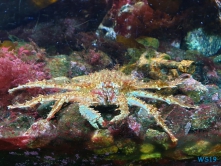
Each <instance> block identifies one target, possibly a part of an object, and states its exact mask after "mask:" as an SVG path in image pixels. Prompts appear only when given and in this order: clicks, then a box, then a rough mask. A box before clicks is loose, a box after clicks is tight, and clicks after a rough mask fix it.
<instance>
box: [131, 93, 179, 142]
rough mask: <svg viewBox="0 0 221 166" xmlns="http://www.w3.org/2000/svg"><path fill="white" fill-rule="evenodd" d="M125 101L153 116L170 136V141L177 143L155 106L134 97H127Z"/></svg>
mask: <svg viewBox="0 0 221 166" xmlns="http://www.w3.org/2000/svg"><path fill="white" fill-rule="evenodd" d="M127 101H128V104H129V105H131V106H138V107H140V108H143V109H144V110H145V111H147V112H148V113H149V114H151V115H152V116H153V117H154V118H155V120H156V122H157V124H158V125H160V126H161V127H162V128H163V129H164V131H166V133H167V134H168V135H169V136H170V138H171V141H172V142H173V143H175V144H176V143H177V138H176V137H175V136H174V135H173V133H171V131H170V129H169V128H168V127H167V126H166V124H165V123H164V120H163V118H161V116H160V115H159V114H158V111H157V108H155V107H154V106H153V105H151V104H146V103H145V102H143V101H142V100H139V99H137V98H135V97H128V98H127Z"/></svg>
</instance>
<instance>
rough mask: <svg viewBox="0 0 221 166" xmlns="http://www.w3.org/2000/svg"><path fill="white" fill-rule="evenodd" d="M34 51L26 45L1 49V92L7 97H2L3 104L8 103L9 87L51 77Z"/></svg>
mask: <svg viewBox="0 0 221 166" xmlns="http://www.w3.org/2000/svg"><path fill="white" fill-rule="evenodd" d="M34 53H36V52H34V50H32V51H31V50H27V49H26V48H25V47H19V48H17V49H15V50H12V51H9V49H8V48H6V47H2V48H1V49H0V93H1V94H2V96H4V99H5V100H2V99H1V103H0V105H1V106H5V105H7V104H8V100H9V98H8V97H9V96H8V93H7V91H8V89H10V88H12V87H15V86H18V85H19V84H24V83H27V82H28V81H34V80H42V79H45V78H48V77H49V74H48V73H47V72H45V71H44V63H43V62H38V61H36V57H33V56H35V54H34ZM42 56H43V55H42ZM30 59H31V60H30Z"/></svg>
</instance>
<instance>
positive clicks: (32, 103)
mask: <svg viewBox="0 0 221 166" xmlns="http://www.w3.org/2000/svg"><path fill="white" fill-rule="evenodd" d="M56 99H57V98H56V95H48V96H44V95H39V96H38V97H35V98H33V99H32V100H29V101H26V102H25V103H23V104H19V103H18V104H15V105H9V106H8V109H14V108H29V107H30V108H31V107H34V106H35V105H36V104H38V103H43V102H47V101H54V100H56Z"/></svg>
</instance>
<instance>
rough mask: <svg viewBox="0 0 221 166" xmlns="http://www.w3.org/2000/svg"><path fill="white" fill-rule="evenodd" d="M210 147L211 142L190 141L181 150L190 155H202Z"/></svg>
mask: <svg viewBox="0 0 221 166" xmlns="http://www.w3.org/2000/svg"><path fill="white" fill-rule="evenodd" d="M210 148H211V143H210V142H208V141H205V140H199V141H198V142H192V143H189V144H187V145H186V146H185V147H184V148H183V152H184V153H186V154H188V155H192V156H204V155H205V153H206V152H207V151H208V150H209V149H210Z"/></svg>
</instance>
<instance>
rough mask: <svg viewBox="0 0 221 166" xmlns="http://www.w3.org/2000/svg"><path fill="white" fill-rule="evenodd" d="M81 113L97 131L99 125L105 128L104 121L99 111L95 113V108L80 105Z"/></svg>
mask: <svg viewBox="0 0 221 166" xmlns="http://www.w3.org/2000/svg"><path fill="white" fill-rule="evenodd" d="M79 111H80V113H81V115H82V116H83V117H84V118H85V119H87V120H88V122H89V123H90V124H91V125H92V126H93V127H94V128H96V129H99V126H98V125H97V123H98V124H99V125H101V126H102V127H103V124H104V120H103V118H102V117H101V114H100V113H99V112H98V111H95V110H94V109H93V108H90V107H88V106H86V105H80V106H79Z"/></svg>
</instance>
